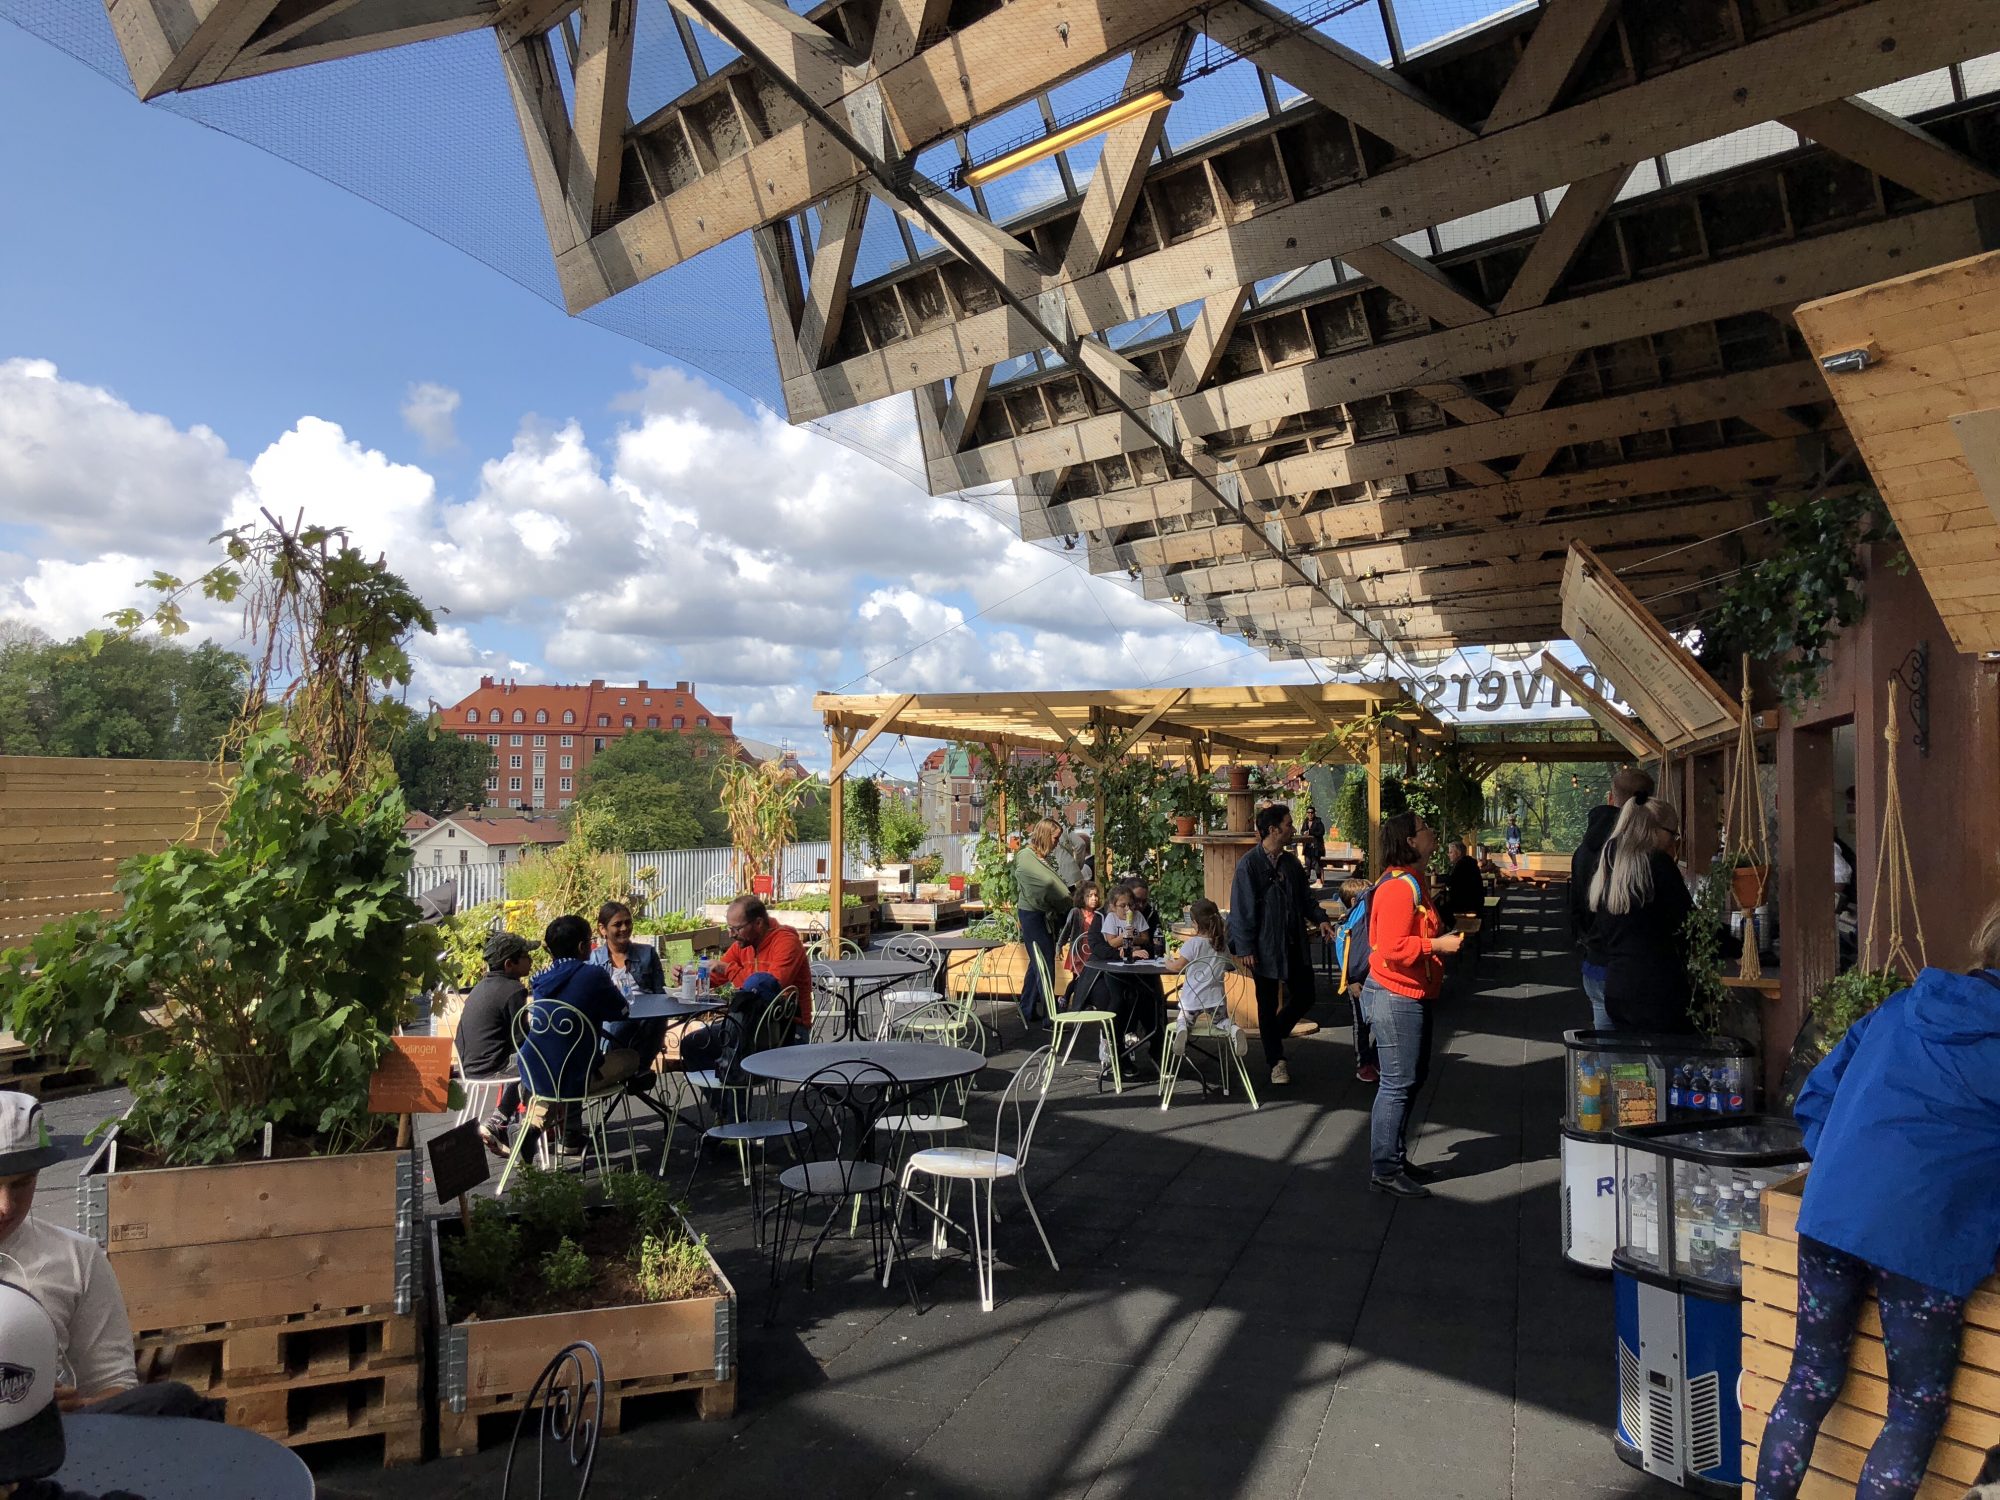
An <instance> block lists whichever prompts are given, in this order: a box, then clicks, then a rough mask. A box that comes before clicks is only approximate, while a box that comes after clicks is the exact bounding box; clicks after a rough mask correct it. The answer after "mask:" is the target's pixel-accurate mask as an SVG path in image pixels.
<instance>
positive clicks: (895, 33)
mask: <svg viewBox="0 0 2000 1500" xmlns="http://www.w3.org/2000/svg"><path fill="white" fill-rule="evenodd" d="M950 13H951V0H882V8H881V9H880V10H879V11H878V12H877V13H876V16H875V43H874V46H873V48H872V49H871V51H870V59H869V60H870V61H871V62H873V63H874V65H875V71H876V72H877V73H878V74H881V73H886V72H888V71H889V69H891V68H895V67H900V66H901V65H902V64H904V63H906V62H908V61H909V60H910V59H911V58H913V57H915V56H916V55H917V54H918V53H920V52H923V51H926V50H928V49H929V48H931V47H934V46H936V45H937V44H938V43H939V42H941V41H942V40H944V36H945V31H946V29H947V27H946V18H947V17H948V16H949V15H950Z"/></svg>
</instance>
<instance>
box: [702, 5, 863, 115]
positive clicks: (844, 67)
mask: <svg viewBox="0 0 2000 1500" xmlns="http://www.w3.org/2000/svg"><path fill="white" fill-rule="evenodd" d="M669 3H670V4H672V5H673V7H674V9H675V10H678V11H679V12H681V14H683V15H685V16H686V17H687V18H688V19H689V20H690V21H692V22H694V23H695V24H696V25H697V26H700V27H702V28H703V29H704V30H706V29H707V27H708V23H707V22H706V21H704V20H702V18H701V15H700V13H699V12H698V11H696V10H695V8H694V7H693V6H691V5H689V4H688V3H687V0H669ZM712 3H713V4H714V6H715V7H716V9H717V10H719V11H721V12H722V14H723V17H724V19H726V20H727V21H728V22H729V23H730V24H731V25H733V26H734V27H736V29H737V30H739V31H741V32H742V33H743V34H744V36H746V37H748V38H749V39H750V44H751V45H752V46H754V47H755V48H756V49H757V50H758V51H759V52H761V53H763V54H764V56H766V57H768V58H770V59H771V61H772V62H773V63H776V64H777V65H778V66H779V67H781V68H783V69H784V70H785V71H786V72H787V73H788V74H789V75H790V76H791V77H792V78H794V79H796V80H797V81H798V83H799V84H800V85H801V86H803V87H804V88H805V90H806V92H808V93H810V94H811V95H812V96H813V97H814V98H815V99H821V100H824V99H831V98H839V97H841V96H842V95H844V94H846V93H848V92H850V91H852V90H854V89H857V88H860V87H861V86H863V85H864V84H865V83H867V82H868V81H869V79H870V78H871V77H872V74H870V73H869V72H868V71H867V70H866V69H865V67H864V63H863V59H861V58H859V57H856V56H855V55H854V53H853V51H852V49H850V48H849V47H848V45H847V44H846V43H845V42H843V41H841V40H840V39H839V38H838V37H835V36H834V35H833V34H832V33H831V32H829V31H828V30H827V29H826V28H825V27H823V26H821V25H819V24H818V23H817V22H815V21H810V20H808V19H806V17H804V16H802V15H799V14H798V13H797V12H796V11H793V10H792V9H791V8H790V7H788V6H786V5H783V4H781V3H780V0H712Z"/></svg>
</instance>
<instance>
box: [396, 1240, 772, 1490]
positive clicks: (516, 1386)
mask: <svg viewBox="0 0 2000 1500" xmlns="http://www.w3.org/2000/svg"><path fill="white" fill-rule="evenodd" d="M681 1223H682V1227H683V1228H684V1229H685V1228H686V1221H685V1220H682V1221H681ZM459 1232H460V1230H459V1224H458V1221H457V1220H456V1219H449V1218H447V1219H433V1220H431V1280H432V1285H431V1302H432V1306H433V1307H434V1308H435V1309H436V1311H435V1315H434V1316H435V1321H436V1332H437V1338H436V1345H437V1362H438V1363H437V1372H438V1383H437V1390H438V1452H439V1453H440V1454H441V1455H444V1454H449V1455H453V1456H459V1455H463V1454H467V1453H475V1452H477V1451H478V1449H479V1422H480V1418H482V1417H486V1416H491V1415H493V1414H495V1413H500V1412H509V1413H511V1412H518V1411H519V1410H520V1409H521V1407H522V1406H523V1405H524V1404H525V1403H526V1401H527V1399H528V1392H529V1390H530V1389H531V1388H532V1387H533V1385H534V1383H535V1377H536V1376H537V1375H539V1374H541V1372H542V1367H543V1366H544V1365H546V1364H547V1363H548V1362H549V1358H550V1356H551V1355H553V1354H554V1353H555V1352H556V1350H558V1349H560V1348H562V1347H563V1345H565V1344H568V1343H573V1342H575V1341H576V1340H578V1339H587V1340H589V1342H591V1343H592V1344H594V1345H596V1346H597V1352H598V1354H599V1355H601V1356H602V1357H603V1360H604V1413H603V1427H602V1430H603V1431H605V1432H616V1431H618V1430H619V1425H620V1422H621V1420H622V1416H623V1411H622V1408H623V1405H624V1403H625V1402H626V1401H628V1400H630V1399H632V1398H633V1397H638V1396H656V1395H661V1394H664V1393H667V1392H672V1391H687V1392H689V1393H691V1394H692V1395H693V1396H694V1398H695V1411H696V1413H697V1414H698V1415H699V1416H700V1417H701V1419H702V1420H703V1421H704V1422H707V1421H714V1420H716V1419H718V1418H722V1417H728V1416H732V1415H734V1413H735V1411H736V1289H735V1287H733V1286H731V1285H730V1283H729V1278H728V1277H727V1276H724V1275H723V1274H722V1267H721V1266H719V1265H717V1264H716V1262H715V1257H714V1256H712V1255H711V1256H709V1257H708V1268H709V1271H710V1272H711V1273H712V1274H713V1275H714V1277H715V1280H716V1284H717V1285H718V1286H720V1287H721V1288H722V1291H721V1293H720V1294H719V1295H716V1296H711V1297H690V1298H686V1299H684V1300H682V1301H679V1302H639V1303H633V1304H631V1305H629V1306H625V1307H598V1308H590V1309H588V1310H586V1311H582V1312H574V1311H551V1312H546V1313H534V1314H529V1315H526V1316H523V1317H517V1318H489V1319H481V1318H473V1319H470V1320H468V1321H466V1322H463V1323H451V1322H447V1321H446V1319H445V1310H446V1308H447V1307H448V1306H449V1305H450V1304H449V1303H448V1302H447V1301H446V1298H445V1290H444V1255H443V1246H444V1243H445V1241H446V1240H448V1239H449V1238H451V1237H453V1236H455V1235H457V1234H458V1233H459ZM508 1425H509V1426H510V1430H511V1424H508Z"/></svg>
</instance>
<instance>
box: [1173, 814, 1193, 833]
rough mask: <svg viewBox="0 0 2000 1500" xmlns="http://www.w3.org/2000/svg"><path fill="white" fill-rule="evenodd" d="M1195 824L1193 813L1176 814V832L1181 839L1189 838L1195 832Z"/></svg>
mask: <svg viewBox="0 0 2000 1500" xmlns="http://www.w3.org/2000/svg"><path fill="white" fill-rule="evenodd" d="M1194 822H1195V820H1194V814H1193V813H1175V814H1174V832H1175V833H1176V834H1177V835H1179V836H1180V837H1181V838H1187V837H1188V836H1189V835H1190V834H1192V833H1193V832H1194Z"/></svg>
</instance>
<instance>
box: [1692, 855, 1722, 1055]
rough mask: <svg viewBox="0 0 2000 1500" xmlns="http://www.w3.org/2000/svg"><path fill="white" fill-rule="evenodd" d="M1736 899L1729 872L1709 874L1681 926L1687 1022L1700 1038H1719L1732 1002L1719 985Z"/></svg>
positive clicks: (1696, 893)
mask: <svg viewBox="0 0 2000 1500" xmlns="http://www.w3.org/2000/svg"><path fill="white" fill-rule="evenodd" d="M1733 905H1735V898H1734V897H1733V896H1732V894H1731V892H1730V888H1729V872H1728V871H1727V870H1725V869H1723V868H1722V867H1721V866H1717V867H1716V869H1715V870H1713V871H1711V872H1710V873H1709V875H1708V877H1707V878H1706V879H1705V880H1703V881H1702V883H1701V888H1700V889H1699V890H1697V891H1696V892H1695V897H1694V908H1693V910H1691V911H1690V912H1689V913H1688V914H1687V920H1686V921H1685V922H1684V923H1683V924H1682V926H1681V947H1682V951H1683V952H1684V953H1685V954H1686V955H1687V976H1688V1018H1689V1019H1690V1020H1692V1021H1693V1022H1694V1024H1695V1029H1696V1030H1698V1031H1700V1032H1701V1034H1702V1035H1703V1036H1719V1035H1721V1034H1722V1031H1723V1028H1724V1025H1725V1022H1726V1019H1727V1016H1728V1012H1729V1006H1730V1001H1731V996H1730V993H1729V988H1728V986H1726V985H1725V984H1723V982H1722V975H1723V969H1724V967H1725V966H1726V965H1727V963H1728V949H1727V946H1726V944H1727V939H1728V937H1729V911H1730V908H1731V907H1732V906H1733Z"/></svg>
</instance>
